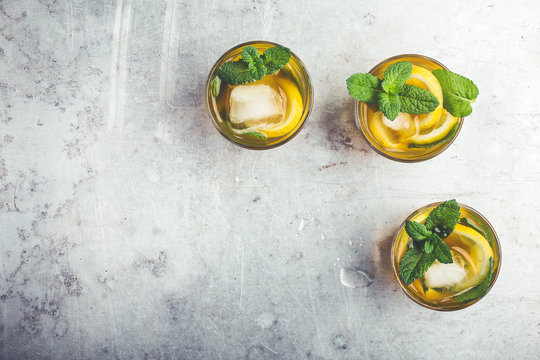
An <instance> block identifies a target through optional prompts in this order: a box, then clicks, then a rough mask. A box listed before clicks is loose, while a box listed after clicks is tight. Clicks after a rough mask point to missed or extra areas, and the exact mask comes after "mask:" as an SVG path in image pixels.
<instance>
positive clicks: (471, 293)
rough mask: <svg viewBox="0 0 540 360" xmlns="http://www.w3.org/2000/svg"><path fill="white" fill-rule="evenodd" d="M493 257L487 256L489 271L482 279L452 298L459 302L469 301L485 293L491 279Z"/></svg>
mask: <svg viewBox="0 0 540 360" xmlns="http://www.w3.org/2000/svg"><path fill="white" fill-rule="evenodd" d="M493 263H494V261H493V257H490V258H489V271H488V273H487V274H486V276H485V277H484V278H483V279H482V281H481V282H480V283H479V284H478V285H476V286H475V287H473V288H472V289H470V290H467V291H465V292H464V293H463V294H459V295H456V296H454V299H455V300H456V301H459V302H465V301H471V300H474V299H477V298H479V297H482V296H484V295H486V293H487V290H488V288H489V285H490V284H491V279H493Z"/></svg>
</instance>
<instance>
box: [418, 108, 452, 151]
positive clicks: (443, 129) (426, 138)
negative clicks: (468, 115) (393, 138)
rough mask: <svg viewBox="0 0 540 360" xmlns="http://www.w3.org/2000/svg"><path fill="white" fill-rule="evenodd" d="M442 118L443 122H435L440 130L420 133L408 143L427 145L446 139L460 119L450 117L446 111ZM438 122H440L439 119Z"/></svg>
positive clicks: (435, 129)
mask: <svg viewBox="0 0 540 360" xmlns="http://www.w3.org/2000/svg"><path fill="white" fill-rule="evenodd" d="M440 117H441V120H440V121H436V122H435V123H436V125H439V127H438V128H433V130H431V131H429V132H419V133H418V134H415V135H413V136H411V137H409V138H408V139H407V141H408V142H409V143H411V144H418V145H427V144H431V143H434V142H437V141H439V140H441V139H442V138H444V137H445V136H446V135H448V133H449V132H450V131H451V130H452V128H453V127H454V125H455V124H456V123H457V121H458V118H456V117H454V116H452V115H450V114H449V113H448V112H447V111H446V110H443V111H442V114H441V115H440ZM443 119H444V120H443ZM436 120H439V118H437V119H436Z"/></svg>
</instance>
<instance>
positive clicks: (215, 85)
mask: <svg viewBox="0 0 540 360" xmlns="http://www.w3.org/2000/svg"><path fill="white" fill-rule="evenodd" d="M220 90H221V79H220V78H219V76H216V77H215V78H214V81H213V82H212V95H214V97H218V95H219V91H220Z"/></svg>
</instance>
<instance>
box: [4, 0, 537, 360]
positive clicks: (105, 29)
mask: <svg viewBox="0 0 540 360" xmlns="http://www.w3.org/2000/svg"><path fill="white" fill-rule="evenodd" d="M538 14H540V3H539V2H537V1H532V0H528V1H515V2H510V1H484V0H480V1H475V2H471V1H453V2H447V1H431V2H421V1H407V2H404V1H352V0H344V1H340V2H333V1H305V0H303V1H282V0H272V1H266V0H260V1H232V0H225V1H221V2H217V1H209V0H201V1H180V0H167V1H157V0H155V1H150V0H117V1H114V0H107V1H101V0H99V1H98V0H96V1H94V0H40V1H37V0H2V1H0V259H1V263H0V358H1V359H308V360H311V359H317V360H320V359H413V358H414V359H431V358H445V359H449V358H464V359H465V358H474V359H487V358H490V359H533V358H537V356H538V353H539V352H540V300H539V299H540V288H539V286H538V284H539V282H538V273H539V269H538V263H539V258H540V249H539V242H538V234H539V233H540V225H539V222H538V215H539V201H538V199H539V195H540V188H539V182H540V166H539V165H538V164H539V163H540V155H539V154H540V132H539V123H540V111H539V109H538V98H539V97H540V85H539V84H540V66H539V65H540V21H539V18H538ZM254 39H266V40H271V41H275V42H278V43H281V44H284V45H286V46H289V47H290V48H292V49H293V51H295V52H296V53H297V54H298V55H299V56H300V57H301V59H302V60H303V61H304V62H305V63H306V65H307V67H308V69H309V70H310V72H311V76H312V78H313V83H314V87H315V94H316V95H315V105H314V109H313V113H312V116H311V117H310V119H309V120H308V123H307V124H306V126H305V127H304V129H303V130H302V132H301V133H300V134H299V136H297V137H296V138H295V139H294V140H293V141H291V142H290V143H288V144H286V145H284V146H282V147H280V148H277V149H274V150H270V151H263V152H256V151H247V150H243V149H240V148H237V147H235V146H234V145H232V144H230V143H229V142H227V141H226V140H225V139H224V138H222V137H221V136H220V135H219V134H218V133H217V131H216V130H215V129H214V128H213V127H212V124H211V122H210V120H209V118H208V116H207V114H206V110H205V108H204V101H203V96H202V92H203V87H204V82H205V80H206V76H207V73H208V71H209V69H210V67H211V66H212V64H213V63H214V62H215V60H216V59H217V58H218V57H219V56H220V55H221V54H222V53H223V52H224V51H226V50H227V49H229V48H230V47H232V46H234V45H236V44H238V43H240V42H243V41H248V40H254ZM401 53H420V54H425V55H428V56H431V57H434V58H436V59H438V60H440V61H441V62H442V63H444V64H445V65H447V66H448V67H450V68H451V69H452V70H454V71H456V72H458V73H461V74H464V75H467V76H469V77H471V78H472V79H473V80H474V81H475V82H476V83H477V85H478V87H479V88H480V96H479V98H478V101H477V103H476V104H475V106H474V112H473V114H472V115H471V116H470V117H469V118H467V119H466V120H465V124H464V126H463V129H462V131H461V134H460V135H459V137H458V138H457V140H456V141H455V143H454V144H453V145H452V146H451V147H450V148H449V149H448V150H447V151H446V152H444V153H443V154H442V155H440V156H438V157H436V158H435V159H433V160H429V161H427V162H423V163H418V164H400V163H396V162H392V161H390V160H387V159H385V158H383V157H381V156H379V155H377V154H376V153H375V152H374V151H372V150H371V149H370V148H369V146H368V145H367V144H366V143H365V142H364V140H363V139H362V138H361V136H360V134H359V131H358V129H356V128H355V125H354V121H353V101H352V100H351V99H350V98H349V96H348V94H347V90H346V87H345V79H346V78H347V77H348V76H349V75H351V74H352V73H355V72H366V71H367V70H369V69H370V68H371V67H372V66H373V65H375V64H376V63H378V62H379V61H381V60H383V59H385V58H387V57H390V56H393V55H397V54H401ZM450 198H456V199H457V200H458V201H460V202H462V203H465V204H468V205H470V206H472V207H474V208H476V209H477V210H479V211H480V212H482V213H483V214H484V215H485V216H486V217H487V218H488V219H489V220H490V221H491V222H492V223H493V225H494V226H495V228H496V230H497V231H498V233H499V236H500V238H501V242H502V248H503V265H502V272H501V275H500V277H499V279H498V282H497V284H496V285H495V287H494V288H493V290H492V291H491V292H490V293H489V294H488V296H486V297H485V298H484V299H483V300H482V301H480V302H479V303H478V304H476V305H474V306H473V307H471V308H468V309H465V310H462V311H458V312H454V313H439V312H433V311H430V310H427V309H424V308H421V307H419V306H418V305H416V304H414V303H413V302H412V301H410V300H409V299H408V298H407V297H406V296H405V295H404V294H402V292H401V290H399V288H398V286H397V284H396V283H395V281H394V279H393V277H392V273H391V268H390V261H389V256H390V254H389V247H390V243H389V241H390V237H391V235H392V233H393V231H394V230H395V228H396V226H397V225H398V224H399V223H400V222H401V221H402V220H403V218H405V217H406V216H407V215H408V214H409V213H410V212H412V211H413V210H415V209H416V208H418V207H420V206H422V205H424V204H427V203H430V202H433V201H439V200H446V199H450ZM343 268H355V269H360V270H362V271H363V272H364V273H365V274H366V275H365V278H363V275H361V274H360V275H359V276H360V278H359V279H357V283H358V285H359V287H357V288H349V287H346V286H343V285H342V283H341V282H340V272H341V270H342V269H343ZM349 275H350V271H349ZM353 282H354V281H353Z"/></svg>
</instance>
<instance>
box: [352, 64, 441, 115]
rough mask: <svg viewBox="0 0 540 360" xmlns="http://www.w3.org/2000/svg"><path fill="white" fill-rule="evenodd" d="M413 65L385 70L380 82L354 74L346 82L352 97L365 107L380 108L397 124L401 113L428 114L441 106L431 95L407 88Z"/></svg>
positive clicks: (370, 76) (371, 76)
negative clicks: (367, 105) (377, 106)
mask: <svg viewBox="0 0 540 360" xmlns="http://www.w3.org/2000/svg"><path fill="white" fill-rule="evenodd" d="M411 73H412V64H411V63H410V62H408V61H400V62H397V63H394V64H392V65H390V66H389V67H388V69H386V71H385V72H384V75H383V79H382V80H380V79H379V78H377V77H376V76H373V75H371V74H354V75H352V76H350V77H349V78H348V79H347V89H348V90H349V94H350V95H351V96H352V97H353V98H354V99H355V100H358V101H361V102H364V103H366V104H378V105H379V110H381V111H382V112H383V114H384V116H385V117H386V118H387V119H389V120H395V119H396V118H397V116H398V114H399V112H405V113H408V114H427V113H429V112H431V111H433V110H435V109H436V108H437V106H439V100H437V98H436V97H435V95H433V94H432V93H431V92H429V91H427V90H425V89H422V88H420V87H417V86H414V85H409V84H405V82H407V80H409V78H410V77H411Z"/></svg>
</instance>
